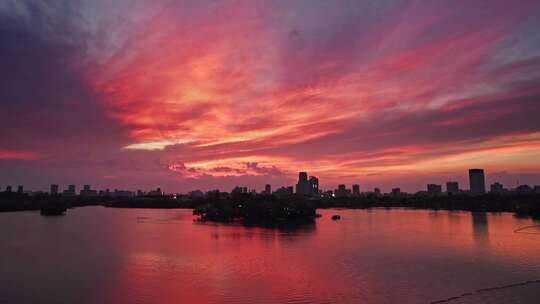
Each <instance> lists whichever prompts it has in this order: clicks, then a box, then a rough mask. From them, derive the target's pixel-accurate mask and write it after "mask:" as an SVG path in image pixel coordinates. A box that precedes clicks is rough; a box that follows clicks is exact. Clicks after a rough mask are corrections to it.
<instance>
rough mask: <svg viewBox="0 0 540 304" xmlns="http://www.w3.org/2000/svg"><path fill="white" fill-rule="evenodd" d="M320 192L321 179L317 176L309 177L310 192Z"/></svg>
mask: <svg viewBox="0 0 540 304" xmlns="http://www.w3.org/2000/svg"><path fill="white" fill-rule="evenodd" d="M318 193H319V179H318V178H317V177H315V176H310V177H309V194H318Z"/></svg>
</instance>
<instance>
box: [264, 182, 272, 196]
mask: <svg viewBox="0 0 540 304" xmlns="http://www.w3.org/2000/svg"><path fill="white" fill-rule="evenodd" d="M264 193H265V194H267V195H270V194H272V186H271V185H270V184H266V186H264Z"/></svg>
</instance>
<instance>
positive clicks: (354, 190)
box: [352, 184, 360, 196]
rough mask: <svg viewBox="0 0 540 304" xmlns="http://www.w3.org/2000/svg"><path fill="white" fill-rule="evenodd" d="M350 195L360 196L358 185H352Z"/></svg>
mask: <svg viewBox="0 0 540 304" xmlns="http://www.w3.org/2000/svg"><path fill="white" fill-rule="evenodd" d="M352 194H353V195H354V196H359V195H360V185H358V184H354V185H352Z"/></svg>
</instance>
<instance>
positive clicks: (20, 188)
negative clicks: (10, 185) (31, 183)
mask: <svg viewBox="0 0 540 304" xmlns="http://www.w3.org/2000/svg"><path fill="white" fill-rule="evenodd" d="M23 192H24V187H23V186H21V185H19V186H17V193H19V194H23Z"/></svg>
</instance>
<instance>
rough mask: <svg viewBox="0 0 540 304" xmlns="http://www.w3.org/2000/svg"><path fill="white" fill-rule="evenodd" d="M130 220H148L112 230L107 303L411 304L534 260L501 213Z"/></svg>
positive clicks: (528, 239) (527, 240)
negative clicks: (115, 263) (117, 257)
mask: <svg viewBox="0 0 540 304" xmlns="http://www.w3.org/2000/svg"><path fill="white" fill-rule="evenodd" d="M138 212H140V213H143V214H146V213H149V214H150V215H149V219H145V220H143V221H139V222H138V223H137V222H136V220H135V219H134V218H133V217H124V218H122V222H121V223H119V226H121V227H123V228H121V229H120V230H123V231H124V232H126V231H127V230H129V233H125V234H122V235H123V237H125V239H124V240H123V241H122V246H123V249H122V250H123V256H124V258H123V259H122V260H121V265H120V267H119V268H118V269H119V270H118V273H117V274H116V277H115V282H116V283H115V284H114V286H111V289H110V290H109V291H108V294H107V297H108V300H110V302H111V303H133V302H134V301H135V302H141V303H147V302H152V303H284V302H295V301H298V302H304V303H312V302H316V303H319V302H330V303H346V302H355V303H356V302H365V303H381V302H394V301H395V300H397V299H402V302H403V303H414V301H415V300H419V299H424V300H426V301H428V300H435V299H438V298H441V297H442V298H444V296H445V295H449V296H451V295H454V294H456V293H458V292H459V291H467V290H469V289H470V288H474V286H475V284H478V286H480V287H489V284H491V282H490V281H489V280H488V279H486V278H484V277H486V276H489V274H488V273H487V272H486V271H487V270H486V269H491V268H493V270H489V271H494V273H495V274H500V273H504V271H506V269H505V268H501V269H498V268H496V266H492V264H493V265H497V264H500V263H505V265H506V266H505V267H507V266H508V265H514V264H520V263H524V261H525V262H530V261H531V258H532V261H535V260H536V261H538V260H539V259H538V258H534V256H536V257H538V256H540V242H538V241H539V238H538V236H535V235H518V234H515V233H514V232H513V231H514V230H515V229H517V228H519V226H521V225H524V224H530V223H531V222H530V221H529V220H517V219H514V218H512V217H511V215H508V214H503V215H493V214H489V215H488V214H470V213H464V212H428V211H406V210H388V211H385V210H371V211H366V210H322V211H320V213H322V214H323V218H321V219H319V220H318V221H317V224H316V227H311V228H307V229H302V230H292V231H283V230H277V229H265V228H247V227H242V226H238V225H222V224H201V223H195V222H193V221H192V218H191V216H186V214H188V213H186V212H189V211H160V212H157V213H156V211H144V210H139V211H138ZM178 213H180V214H182V217H180V218H179V217H174V216H171V215H177V214H178ZM335 213H339V214H341V215H342V220H341V221H331V220H330V217H331V215H332V214H335ZM524 248H526V250H523V249H524ZM479 259H480V260H479ZM479 261H480V264H482V263H485V265H480V266H478V267H479V268H478V269H479V271H478V273H474V270H473V269H471V268H469V267H472V266H473V265H475V263H476V264H478V263H479ZM467 274H469V275H468V277H466V275H467ZM538 274H539V275H540V272H539V273H538ZM434 278H437V279H434ZM503 279H504V278H503ZM456 280H461V281H462V282H461V283H460V284H456V283H455V281H456ZM468 281H470V282H468ZM451 282H454V283H451ZM437 284H439V285H437ZM452 284H453V285H452ZM483 284H485V285H483ZM486 285H487V286H486Z"/></svg>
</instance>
